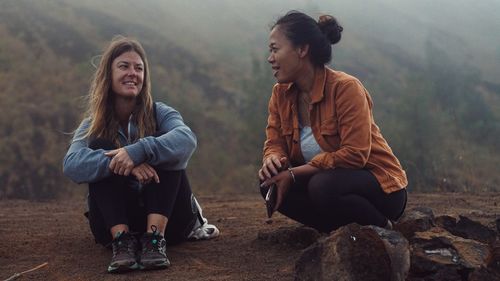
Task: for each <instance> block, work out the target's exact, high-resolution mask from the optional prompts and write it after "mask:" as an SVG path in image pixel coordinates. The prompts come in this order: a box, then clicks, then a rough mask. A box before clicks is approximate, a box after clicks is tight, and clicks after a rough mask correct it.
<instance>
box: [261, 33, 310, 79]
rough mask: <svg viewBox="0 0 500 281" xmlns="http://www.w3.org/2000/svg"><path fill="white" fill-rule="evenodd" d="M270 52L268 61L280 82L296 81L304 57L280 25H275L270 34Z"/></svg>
mask: <svg viewBox="0 0 500 281" xmlns="http://www.w3.org/2000/svg"><path fill="white" fill-rule="evenodd" d="M269 52H270V54H269V57H268V58H267V61H268V62H269V63H270V64H271V67H272V69H273V75H274V77H276V80H277V81H278V83H290V82H294V81H296V80H297V77H298V74H299V72H300V70H301V69H302V66H303V58H301V56H300V52H299V48H297V47H295V46H293V44H292V42H291V41H290V40H288V38H287V37H286V36H285V34H284V33H283V32H282V31H281V30H280V28H279V26H276V27H274V28H273V29H272V30H271V33H270V34H269Z"/></svg>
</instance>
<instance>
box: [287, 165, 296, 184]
mask: <svg viewBox="0 0 500 281" xmlns="http://www.w3.org/2000/svg"><path fill="white" fill-rule="evenodd" d="M288 171H289V172H290V175H291V176H292V180H293V182H295V174H294V173H293V171H292V168H290V167H288Z"/></svg>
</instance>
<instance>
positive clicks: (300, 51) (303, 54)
mask: <svg viewBox="0 0 500 281" xmlns="http://www.w3.org/2000/svg"><path fill="white" fill-rule="evenodd" d="M297 53H298V54H299V57H300V58H301V59H303V58H305V57H306V56H307V54H309V44H306V45H303V46H300V47H298V48H297Z"/></svg>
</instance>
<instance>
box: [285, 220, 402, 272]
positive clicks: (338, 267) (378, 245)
mask: <svg viewBox="0 0 500 281" xmlns="http://www.w3.org/2000/svg"><path fill="white" fill-rule="evenodd" d="M409 256H410V253H409V245H408V241H407V240H406V239H405V238H404V237H403V236H402V235H401V233H399V232H396V231H390V230H386V229H382V228H379V227H376V226H360V225H357V224H350V225H347V226H344V227H341V228H339V229H338V230H336V231H335V232H333V234H331V235H330V236H328V237H326V238H323V239H320V240H318V242H317V243H315V244H313V245H312V246H310V247H309V248H307V249H305V250H304V251H303V253H302V255H301V256H300V257H299V259H298V260H297V262H296V264H295V272H296V275H295V280H301V281H302V280H304V281H305V280H311V281H312V280H314V281H321V280H339V281H340V280H341V281H355V280H371V281H377V280H381V281H382V280H383V281H387V280H405V278H406V275H407V273H408V269H409V266H410V261H409Z"/></svg>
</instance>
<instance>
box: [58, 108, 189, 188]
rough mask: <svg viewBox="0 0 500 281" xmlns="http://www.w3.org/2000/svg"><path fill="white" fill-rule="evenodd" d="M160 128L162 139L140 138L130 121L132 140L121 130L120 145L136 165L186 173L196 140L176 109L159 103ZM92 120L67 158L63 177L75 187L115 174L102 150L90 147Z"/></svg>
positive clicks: (84, 125)
mask: <svg viewBox="0 0 500 281" xmlns="http://www.w3.org/2000/svg"><path fill="white" fill-rule="evenodd" d="M156 120H157V127H158V130H159V132H160V133H161V135H159V136H157V137H154V136H147V137H144V138H137V126H136V124H134V123H133V122H130V121H129V124H128V128H129V137H128V138H127V136H126V134H125V133H124V132H123V131H122V130H121V129H120V131H119V141H120V144H121V145H122V147H123V148H125V150H127V153H128V155H129V156H130V158H131V159H132V161H133V162H134V165H139V164H141V163H144V162H146V163H148V164H149V165H151V166H156V167H158V168H161V169H164V170H182V169H185V168H186V166H187V163H188V161H189V158H191V155H192V154H193V152H194V150H195V149H196V144H197V143H196V136H195V134H194V133H193V132H192V131H191V129H190V128H189V127H188V126H186V124H184V121H183V119H182V117H181V115H180V114H179V112H177V111H176V110H175V109H173V108H172V107H169V106H167V105H165V104H164V103H161V102H156ZM89 125H90V120H89V119H88V118H86V119H84V120H83V121H82V123H81V124H80V126H79V127H78V129H77V130H76V132H75V134H74V136H73V140H72V142H71V145H70V147H69V149H68V152H67V153H66V156H65V157H64V161H63V172H64V175H65V176H67V177H68V178H70V179H71V180H73V181H74V182H76V183H89V182H96V181H99V180H102V179H104V178H106V177H108V176H110V175H111V174H112V173H111V171H110V170H109V163H110V161H111V158H110V157H108V156H106V155H104V153H105V152H106V151H105V150H103V149H97V150H93V149H90V148H89V147H88V144H89V140H88V139H87V138H85V137H84V136H85V134H86V132H87V130H88V128H89Z"/></svg>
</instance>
